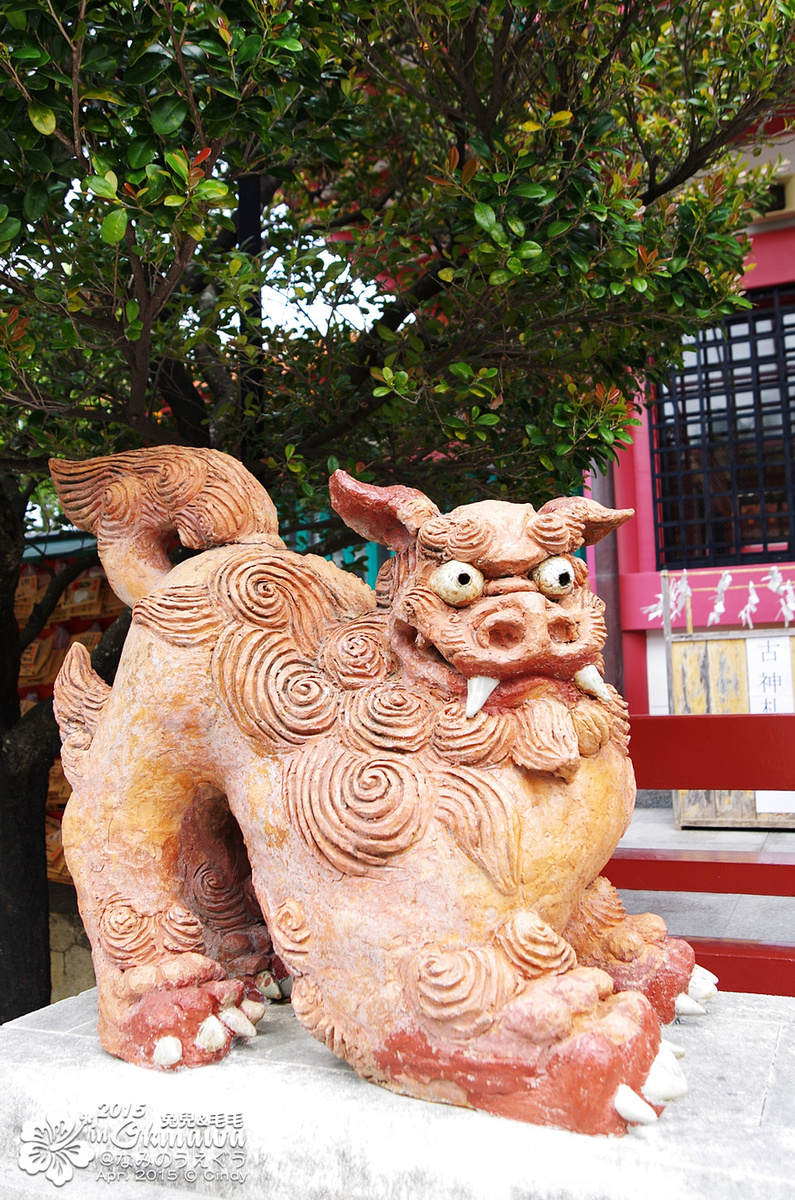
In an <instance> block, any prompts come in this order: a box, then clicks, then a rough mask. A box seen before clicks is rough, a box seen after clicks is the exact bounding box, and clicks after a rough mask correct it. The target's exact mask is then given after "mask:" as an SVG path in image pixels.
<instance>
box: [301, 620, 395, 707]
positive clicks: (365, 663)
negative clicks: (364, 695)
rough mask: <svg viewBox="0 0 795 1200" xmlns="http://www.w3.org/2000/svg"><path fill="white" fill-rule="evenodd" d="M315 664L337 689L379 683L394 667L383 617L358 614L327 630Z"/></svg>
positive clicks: (348, 688) (349, 688) (350, 688)
mask: <svg viewBox="0 0 795 1200" xmlns="http://www.w3.org/2000/svg"><path fill="white" fill-rule="evenodd" d="M317 661H318V666H319V667H320V669H321V670H322V671H323V672H325V674H326V675H328V676H329V677H330V678H331V679H333V681H334V682H335V683H336V684H338V685H339V686H340V687H341V688H345V689H346V690H352V689H354V688H360V687H362V685H363V684H366V683H375V682H378V683H380V682H381V681H382V680H384V679H386V677H387V675H389V674H390V673H391V672H392V671H393V670H394V669H395V660H394V658H393V657H392V654H391V653H390V650H389V643H388V642H387V630H386V621H385V618H384V617H383V616H380V615H376V616H366V617H359V618H358V620H354V621H349V622H348V623H347V624H345V625H341V626H339V627H338V628H337V629H334V630H332V631H331V633H330V634H329V636H328V637H327V638H326V640H325V641H324V642H323V644H322V646H321V647H320V652H319V654H318V660H317Z"/></svg>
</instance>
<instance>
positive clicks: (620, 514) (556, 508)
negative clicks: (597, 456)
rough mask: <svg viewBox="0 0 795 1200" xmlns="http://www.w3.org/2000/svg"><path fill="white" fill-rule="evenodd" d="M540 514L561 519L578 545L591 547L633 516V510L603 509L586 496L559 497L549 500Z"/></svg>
mask: <svg viewBox="0 0 795 1200" xmlns="http://www.w3.org/2000/svg"><path fill="white" fill-rule="evenodd" d="M542 513H555V515H556V516H558V517H562V518H563V520H564V521H565V522H566V524H567V525H569V526H570V527H571V528H572V531H573V532H574V531H575V530H576V532H577V533H578V534H579V536H580V544H581V545H584V546H593V544H594V542H599V541H601V540H602V538H603V537H606V536H607V534H608V533H612V532H613V530H614V529H618V527H619V526H620V525H623V524H624V522H625V521H628V520H629V519H630V517H634V516H635V510H634V508H605V507H604V506H603V505H601V504H598V503H597V502H596V500H589V499H588V498H587V497H586V496H561V497H559V498H558V499H556V500H549V501H547V503H546V504H544V505H542V507H541V508H539V510H538V515H539V516H541V514H542Z"/></svg>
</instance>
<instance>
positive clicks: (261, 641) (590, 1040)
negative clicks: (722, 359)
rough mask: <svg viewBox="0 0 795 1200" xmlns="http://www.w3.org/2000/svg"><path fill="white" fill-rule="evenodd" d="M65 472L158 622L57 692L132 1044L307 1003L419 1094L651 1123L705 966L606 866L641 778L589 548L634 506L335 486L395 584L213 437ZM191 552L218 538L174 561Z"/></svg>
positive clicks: (526, 1112)
mask: <svg viewBox="0 0 795 1200" xmlns="http://www.w3.org/2000/svg"><path fill="white" fill-rule="evenodd" d="M53 477H54V478H55V480H56V484H57V486H58V488H59V491H60V494H61V497H62V499H63V502H64V507H65V509H66V511H67V513H68V514H69V516H70V518H71V519H72V520H73V521H74V522H75V523H76V524H77V525H79V526H80V527H81V528H85V529H88V530H91V531H92V532H93V533H95V535H96V537H97V542H98V545H99V549H100V554H101V555H102V559H103V562H104V564H105V568H106V571H107V573H108V577H109V579H110V581H111V583H112V585H113V587H114V588H115V589H116V591H117V593H118V594H119V595H120V596H121V597H122V599H124V600H125V601H126V602H127V603H129V604H130V605H131V606H133V614H132V626H131V631H130V635H129V637H128V641H127V644H126V646H125V650H124V654H123V656H122V661H121V663H120V666H119V671H118V674H117V678H116V681H115V683H114V686H113V688H112V689H111V688H109V687H108V686H107V685H106V684H104V683H103V682H102V680H100V679H99V678H98V676H97V675H96V674H95V673H94V671H93V669H92V667H91V663H90V660H89V656H88V654H87V652H86V651H85V650H84V649H83V648H82V647H80V646H76V647H74V648H73V649H72V651H71V652H70V654H69V656H68V657H67V659H66V661H65V663H64V667H63V669H62V672H61V675H60V676H59V678H58V681H57V684H56V688H55V711H56V715H57V717H58V720H59V722H60V726H61V731H62V736H63V743H64V745H63V762H64V769H65V771H66V773H67V775H68V777H69V779H70V781H71V783H72V785H73V787H74V794H73V797H72V799H71V800H70V803H69V806H68V808H67V812H66V815H65V817H64V823H63V836H64V849H65V853H66V857H67V861H68V864H69V868H70V870H71V872H72V875H73V878H74V880H75V884H76V886H77V890H78V897H79V903H80V907H81V912H82V914H83V919H84V922H85V925H86V929H87V931H88V934H89V936H90V938H91V942H92V948H93V956H94V962H95V964H96V973H97V984H98V992H99V1005H100V1014H101V1019H100V1032H101V1037H102V1041H103V1045H105V1046H106V1048H107V1049H108V1050H110V1051H111V1053H114V1054H117V1055H119V1056H121V1057H123V1058H126V1059H129V1060H130V1061H133V1062H138V1063H141V1064H142V1065H144V1066H148V1067H152V1068H156V1069H161V1070H173V1069H176V1068H178V1067H179V1066H198V1065H201V1064H203V1063H207V1062H213V1061H216V1060H217V1059H219V1058H221V1057H223V1055H225V1054H226V1053H228V1052H229V1050H230V1046H231V1045H232V1042H233V1041H234V1039H235V1038H249V1037H253V1036H254V1035H255V1032H256V1029H255V1026H256V1023H257V1021H258V1020H260V1019H261V1017H262V1015H263V1012H264V1002H263V1000H264V999H271V998H277V997H279V998H281V997H282V996H285V995H287V994H289V993H290V990H291V989H292V1002H293V1009H294V1012H295V1014H296V1016H297V1018H298V1019H299V1020H300V1021H301V1022H302V1023H303V1025H304V1026H305V1027H306V1028H307V1029H308V1030H309V1031H310V1032H311V1033H312V1034H313V1035H314V1036H315V1037H317V1038H318V1039H320V1040H321V1041H322V1042H323V1043H324V1044H325V1045H326V1046H328V1047H329V1049H330V1050H331V1051H332V1052H333V1053H335V1054H337V1055H340V1056H341V1057H344V1058H345V1059H347V1061H349V1062H350V1063H351V1064H352V1066H353V1067H354V1068H355V1069H356V1070H357V1071H358V1072H360V1074H362V1075H363V1076H365V1077H366V1078H368V1079H373V1080H375V1081H376V1082H380V1083H383V1084H385V1085H386V1086H388V1087H390V1088H393V1089H395V1090H398V1091H404V1092H407V1093H409V1094H412V1095H416V1096H422V1097H425V1098H429V1099H440V1100H444V1101H447V1102H452V1103H455V1104H464V1105H469V1106H472V1107H477V1108H483V1109H487V1110H489V1111H492V1112H497V1113H503V1114H506V1115H510V1116H515V1117H519V1118H522V1119H524V1120H530V1121H537V1122H542V1123H543V1122H547V1123H554V1124H559V1125H563V1126H564V1127H567V1128H571V1129H577V1130H580V1131H583V1132H600V1133H621V1132H623V1131H624V1130H625V1129H626V1125H627V1122H628V1121H630V1120H633V1119H635V1116H636V1115H637V1114H638V1113H641V1114H643V1113H646V1114H648V1113H652V1119H653V1118H654V1117H655V1115H656V1110H657V1109H658V1108H660V1107H661V1106H662V1104H663V1103H664V1102H665V1100H666V1099H668V1098H670V1097H669V1096H668V1095H667V1093H666V1088H670V1087H671V1086H672V1085H671V1084H670V1082H666V1081H668V1080H669V1077H670V1069H668V1068H666V1070H663V1069H662V1068H661V1067H660V1066H659V1063H657V1064H656V1067H655V1069H652V1067H653V1064H654V1063H656V1056H658V1050H659V1044H660V1038H659V1018H660V1017H662V1018H663V1019H665V1020H670V1019H671V1017H672V1016H673V1013H674V1001H675V996H676V993H677V992H679V991H682V990H683V989H686V988H687V987H688V986H690V984H691V982H692V981H691V980H690V976H691V971H692V968H693V956H692V951H691V950H690V948H689V947H687V946H685V944H684V943H681V942H677V941H676V940H672V939H668V938H667V936H666V932H665V928H664V925H663V924H662V922H660V920H659V918H655V917H653V916H651V915H649V914H646V915H645V916H643V917H631V916H628V915H627V914H626V912H625V911H624V908H623V906H622V904H621V901H620V898H619V897H618V895H617V893H615V891H614V889H612V887H611V885H610V884H609V883H608V882H607V880H604V879H602V878H601V877H600V876H599V871H600V869H601V868H602V866H603V865H604V863H605V862H606V861H607V859H608V858H609V857H610V855H611V853H612V851H613V849H614V848H615V845H616V843H617V841H618V839H619V837H620V836H621V833H622V831H623V829H624V828H625V826H626V823H627V821H628V819H629V814H630V811H631V807H632V801H633V797H634V786H633V779H632V769H631V765H630V763H629V760H628V758H627V741H628V724H627V718H626V706H625V705H624V703H623V701H622V700H621V698H620V697H619V696H618V694H617V693H616V692H615V690H614V689H613V688H611V686H610V685H609V684H608V683H607V682H606V681H605V679H604V677H603V664H602V659H601V649H602V646H603V644H604V641H605V637H606V627H605V622H604V617H603V609H604V605H603V604H602V601H601V600H599V598H598V597H597V596H595V595H594V594H593V593H592V592H591V590H590V586H589V582H588V573H587V569H586V567H585V564H584V563H583V562H582V561H581V559H579V558H577V557H575V551H577V550H578V549H579V548H580V547H581V546H582V545H583V544H584V543H587V544H590V543H593V542H595V541H597V540H598V539H599V538H600V537H602V536H604V535H605V534H607V533H609V532H610V531H611V530H612V529H615V528H616V527H617V526H618V525H620V524H621V523H622V521H624V520H626V519H627V518H628V516H629V515H631V514H630V513H628V512H616V511H613V510H609V509H605V508H602V507H601V506H600V505H598V504H595V503H594V502H593V501H591V500H588V499H587V498H583V497H574V498H569V499H563V500H560V501H553V502H551V503H549V504H545V505H544V506H543V507H542V508H540V509H539V510H538V511H536V509H535V508H533V507H532V506H531V505H529V504H526V503H525V504H508V503H505V502H503V501H483V502H480V503H477V504H471V505H463V506H460V507H459V508H456V509H454V510H453V511H452V512H450V513H442V512H440V511H439V509H438V508H437V507H436V505H435V504H434V503H433V502H432V501H431V500H430V499H429V498H428V497H427V496H424V495H423V494H422V493H421V492H418V491H416V490H414V489H412V488H406V487H401V486H395V487H389V488H378V487H374V486H371V485H369V484H364V483H362V482H360V481H357V480H355V479H353V478H351V477H350V476H347V475H346V474H345V473H344V472H337V473H336V474H335V475H334V476H333V477H332V480H331V482H330V492H331V499H332V503H333V505H334V507H335V508H336V509H337V511H338V513H339V514H340V516H341V517H342V518H343V520H344V521H345V522H346V523H347V524H348V525H349V526H350V528H351V529H352V530H354V531H355V533H356V534H358V535H359V536H361V537H364V538H367V539H369V540H372V541H376V542H380V543H381V544H383V545H385V546H386V547H387V548H388V549H390V550H391V551H393V555H392V557H390V558H388V559H386V561H385V562H384V563H383V565H382V567H381V570H380V572H379V576H378V580H377V583H376V588H375V591H374V592H373V591H371V589H370V588H369V587H368V586H366V585H365V584H364V583H363V582H362V581H361V580H359V579H358V578H356V577H355V576H354V575H351V574H349V573H346V572H344V571H342V570H340V569H339V568H338V567H337V566H335V565H334V564H333V563H331V562H328V561H326V560H325V559H322V558H319V557H316V556H313V555H299V554H296V553H294V552H292V551H290V550H288V549H286V548H285V546H284V544H283V542H282V541H281V538H280V537H279V533H278V528H277V522H276V511H275V508H274V506H273V504H272V502H271V499H270V497H269V496H268V495H267V493H266V492H265V491H264V490H263V489H262V488H261V487H260V486H259V484H257V483H256V482H255V481H254V480H253V479H252V478H251V477H250V476H249V475H248V474H247V473H246V472H245V471H244V470H243V468H242V467H241V466H240V464H239V463H236V462H234V460H232V459H230V458H228V457H227V456H225V455H222V454H218V453H217V452H215V451H209V450H195V451H194V450H188V449H185V448H182V447H179V448H178V447H166V448H159V449H156V450H142V451H132V452H130V453H128V454H122V455H117V456H113V457H111V458H108V459H99V460H92V461H89V462H86V463H63V462H57V463H54V464H53ZM175 537H179V539H180V540H181V541H182V543H183V545H185V546H187V547H189V548H192V549H194V550H201V551H202V553H200V554H198V555H195V556H193V557H189V558H187V559H185V560H184V561H182V562H180V564H179V565H178V566H175V567H172V565H171V562H170V559H169V557H168V551H169V547H170V543H171V541H172V540H173V539H174V538H175ZM694 978H695V977H694ZM700 986H701V987H702V989H703V987H704V983H703V979H702V981H701V985H700ZM615 988H619V989H620V990H619V991H617V992H616V991H615ZM659 1053H660V1054H663V1051H659ZM666 1071H667V1073H666ZM655 1072H656V1073H655ZM661 1080H662V1082H661ZM676 1086H677V1087H679V1086H680V1085H679V1084H677V1085H676ZM644 1089H645V1090H644ZM680 1090H681V1089H680ZM628 1097H629V1098H628ZM633 1097H634V1099H633ZM644 1097H645V1099H644ZM650 1104H654V1106H655V1107H654V1108H652V1107H650Z"/></svg>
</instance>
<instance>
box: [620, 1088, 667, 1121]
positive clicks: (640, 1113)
mask: <svg viewBox="0 0 795 1200" xmlns="http://www.w3.org/2000/svg"><path fill="white" fill-rule="evenodd" d="M613 1107H614V1108H615V1110H616V1112H617V1113H618V1115H619V1116H620V1117H623V1118H624V1120H625V1121H626V1122H628V1124H630V1125H653V1124H654V1123H655V1121H656V1120H657V1113H656V1112H655V1111H654V1109H653V1108H652V1106H651V1105H650V1104H647V1103H646V1101H645V1100H644V1099H643V1098H642V1097H641V1096H639V1095H638V1093H637V1092H633V1090H632V1088H631V1087H627V1085H626V1084H625V1083H620V1084H619V1085H618V1087H617V1088H616V1094H615V1097H614V1098H613Z"/></svg>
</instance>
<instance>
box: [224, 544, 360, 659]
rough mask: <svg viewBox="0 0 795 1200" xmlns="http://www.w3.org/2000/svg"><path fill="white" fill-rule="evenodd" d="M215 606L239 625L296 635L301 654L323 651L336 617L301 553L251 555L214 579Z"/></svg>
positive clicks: (236, 558) (229, 564)
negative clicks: (321, 647)
mask: <svg viewBox="0 0 795 1200" xmlns="http://www.w3.org/2000/svg"><path fill="white" fill-rule="evenodd" d="M209 588H210V596H211V599H212V600H213V602H214V603H215V604H216V605H217V606H218V607H219V608H220V609H221V611H222V612H223V613H224V614H225V615H226V616H227V617H228V618H229V617H231V619H232V620H233V621H234V622H235V623H238V622H240V621H243V622H245V623H246V624H247V625H256V626H259V627H260V628H264V629H270V630H277V631H283V632H285V633H290V634H291V635H292V639H293V641H294V643H295V645H296V646H297V647H298V649H299V651H300V652H301V653H302V654H304V655H306V656H307V657H310V656H312V655H314V654H315V653H316V651H317V647H318V644H319V642H320V637H321V632H322V630H323V629H324V627H325V626H326V625H328V624H329V623H330V622H332V621H333V620H334V619H335V618H336V616H337V612H336V608H335V605H334V602H333V599H332V598H331V596H330V595H329V593H328V592H327V590H326V589H325V588H324V586H323V584H322V582H321V581H320V580H319V579H318V578H317V576H316V575H315V574H314V572H313V571H312V570H311V569H310V568H309V567H307V565H306V563H305V562H304V561H303V559H302V558H301V557H300V556H299V555H297V554H291V553H289V552H287V551H285V552H284V553H282V554H279V555H275V554H262V553H261V552H257V551H252V550H245V551H242V552H241V553H240V554H237V555H234V556H233V557H231V558H229V559H228V560H227V561H226V562H224V563H223V565H222V566H221V567H220V568H219V570H218V571H217V572H216V573H215V575H214V576H213V577H212V578H211V579H210V580H209Z"/></svg>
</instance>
